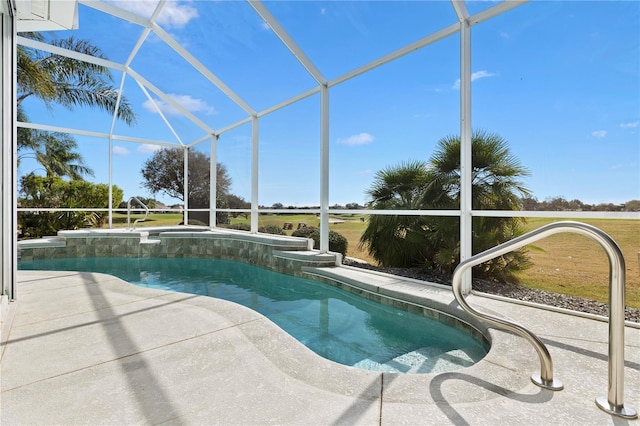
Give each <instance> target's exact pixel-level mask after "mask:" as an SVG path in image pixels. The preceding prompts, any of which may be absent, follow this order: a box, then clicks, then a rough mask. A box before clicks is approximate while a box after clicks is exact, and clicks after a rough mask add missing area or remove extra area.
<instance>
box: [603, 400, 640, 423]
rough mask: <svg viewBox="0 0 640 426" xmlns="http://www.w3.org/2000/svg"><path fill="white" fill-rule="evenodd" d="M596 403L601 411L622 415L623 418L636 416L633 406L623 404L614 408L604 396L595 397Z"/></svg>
mask: <svg viewBox="0 0 640 426" xmlns="http://www.w3.org/2000/svg"><path fill="white" fill-rule="evenodd" d="M596 405H597V406H598V408H599V409H601V410H602V411H604V412H606V413H609V414H611V415H614V416H618V417H622V418H623V419H637V418H638V412H637V411H636V409H635V408H633V407H631V406H629V405H626V406H625V405H623V406H622V407H618V408H616V407H615V406H613V405H611V404H609V400H608V399H607V397H605V396H599V397H598V398H596Z"/></svg>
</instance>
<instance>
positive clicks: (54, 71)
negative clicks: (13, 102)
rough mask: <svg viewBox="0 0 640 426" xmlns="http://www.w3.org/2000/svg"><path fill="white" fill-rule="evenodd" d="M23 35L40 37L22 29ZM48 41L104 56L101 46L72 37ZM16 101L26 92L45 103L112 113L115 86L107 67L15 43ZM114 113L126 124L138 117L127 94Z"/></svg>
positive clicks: (80, 51)
mask: <svg viewBox="0 0 640 426" xmlns="http://www.w3.org/2000/svg"><path fill="white" fill-rule="evenodd" d="M22 35H23V36H25V37H28V38H31V39H34V40H38V41H43V40H44V37H43V36H42V35H41V34H39V33H23V34H22ZM51 44H52V45H54V46H57V47H61V48H64V49H68V50H73V51H75V52H79V53H83V54H86V55H90V56H94V57H96V58H100V59H106V57H105V56H104V54H103V53H102V51H101V50H100V48H98V47H96V46H93V45H92V44H91V43H90V42H88V41H86V40H79V39H76V38H74V37H69V38H67V39H60V40H52V41H51ZM17 68H18V76H17V104H18V105H20V104H21V103H22V101H23V100H25V99H26V98H28V97H29V96H32V95H33V96H36V97H38V98H39V99H41V100H42V101H43V102H44V103H45V104H46V105H47V106H50V105H51V104H52V103H58V104H60V105H62V106H64V107H66V108H68V109H73V107H76V106H90V107H96V108H98V109H102V110H104V111H106V112H108V113H113V111H115V109H116V103H117V99H118V90H117V89H116V88H115V87H113V85H112V82H113V80H112V77H111V72H110V71H109V69H108V68H106V67H104V66H101V65H96V64H92V63H89V62H84V61H80V60H77V59H73V58H68V57H66V56H61V55H56V54H53V53H48V52H42V51H38V50H34V49H29V48H26V47H24V46H19V47H18V57H17ZM117 117H118V118H119V119H120V120H123V121H124V122H125V123H127V124H128V125H132V124H135V123H136V121H137V117H136V115H135V113H134V112H133V110H132V109H131V106H130V104H129V101H128V100H127V98H126V97H124V96H122V97H121V99H120V104H119V106H118V113H117Z"/></svg>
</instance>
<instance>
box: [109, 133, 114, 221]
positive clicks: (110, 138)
mask: <svg viewBox="0 0 640 426" xmlns="http://www.w3.org/2000/svg"><path fill="white" fill-rule="evenodd" d="M111 228H113V137H112V134H111V133H109V229H111Z"/></svg>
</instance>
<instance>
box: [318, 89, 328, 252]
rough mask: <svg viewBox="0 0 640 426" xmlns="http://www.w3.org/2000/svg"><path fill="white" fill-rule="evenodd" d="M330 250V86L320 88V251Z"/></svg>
mask: <svg viewBox="0 0 640 426" xmlns="http://www.w3.org/2000/svg"><path fill="white" fill-rule="evenodd" d="M328 251H329V87H328V86H327V85H326V84H323V85H322V87H321V88H320V252H321V253H326V252H328Z"/></svg>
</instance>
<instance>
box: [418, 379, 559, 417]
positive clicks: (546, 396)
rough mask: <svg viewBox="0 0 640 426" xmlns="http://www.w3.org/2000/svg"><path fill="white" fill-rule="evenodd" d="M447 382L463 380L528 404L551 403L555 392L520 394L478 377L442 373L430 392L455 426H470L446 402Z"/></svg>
mask: <svg viewBox="0 0 640 426" xmlns="http://www.w3.org/2000/svg"><path fill="white" fill-rule="evenodd" d="M447 380H462V381H465V382H467V383H471V384H472V385H475V386H478V387H483V388H485V389H486V390H488V391H490V392H493V393H495V394H496V395H499V396H502V397H506V398H510V399H513V400H515V401H520V402H526V403H531V404H542V403H545V402H549V401H550V400H551V399H552V398H553V394H554V392H553V391H550V390H546V389H542V388H540V389H539V391H538V393H536V394H520V393H517V392H514V391H513V390H511V389H507V388H504V387H502V386H499V385H496V384H494V383H490V382H487V381H486V380H483V379H480V378H478V377H474V376H470V375H468V374H464V373H458V372H451V373H442V374H439V375H437V376H435V377H434V378H433V379H432V380H431V383H430V384H429V391H430V393H431V396H432V397H433V400H434V401H435V405H436V406H437V407H438V408H439V409H440V410H441V411H442V412H443V413H444V415H445V416H447V417H448V418H449V420H451V423H452V424H455V425H469V422H467V420H465V418H464V417H462V416H461V415H460V413H458V411H457V410H456V409H455V408H454V407H453V406H452V405H451V404H450V403H449V402H448V401H447V400H446V398H445V396H444V395H443V393H442V385H443V384H444V382H446V381H447Z"/></svg>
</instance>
